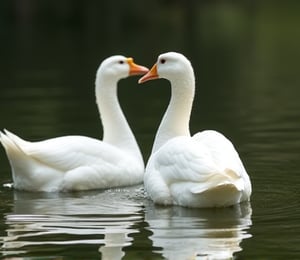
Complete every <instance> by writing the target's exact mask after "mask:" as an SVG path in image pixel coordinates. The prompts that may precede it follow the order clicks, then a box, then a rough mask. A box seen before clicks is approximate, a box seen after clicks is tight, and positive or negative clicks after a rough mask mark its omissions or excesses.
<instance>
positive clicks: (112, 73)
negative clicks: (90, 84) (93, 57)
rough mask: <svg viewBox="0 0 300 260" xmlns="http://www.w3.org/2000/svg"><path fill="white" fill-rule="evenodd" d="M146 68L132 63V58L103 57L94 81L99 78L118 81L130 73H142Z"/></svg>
mask: <svg viewBox="0 0 300 260" xmlns="http://www.w3.org/2000/svg"><path fill="white" fill-rule="evenodd" d="M148 71H149V69H148V68H146V67H144V66H141V65H138V64H136V63H134V61H133V58H127V57H125V56H122V55H115V56H111V57H109V58H107V59H105V60H104V61H103V62H102V63H101V64H100V66H99V68H98V70H97V75H96V82H97V81H98V80H99V79H100V78H101V79H106V80H113V81H116V82H117V81H119V80H120V79H123V78H127V77H128V76H132V75H143V74H145V73H147V72H148Z"/></svg>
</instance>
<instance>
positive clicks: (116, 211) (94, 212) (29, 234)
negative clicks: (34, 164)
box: [0, 188, 142, 260]
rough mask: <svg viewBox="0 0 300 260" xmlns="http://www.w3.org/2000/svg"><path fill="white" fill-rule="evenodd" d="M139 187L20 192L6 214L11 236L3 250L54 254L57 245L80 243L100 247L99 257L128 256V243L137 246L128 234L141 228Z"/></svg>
mask: <svg viewBox="0 0 300 260" xmlns="http://www.w3.org/2000/svg"><path fill="white" fill-rule="evenodd" d="M135 189H136V188H128V189H127V188H126V189H114V190H108V191H103V192H99V191H98V193H97V192H82V193H74V194H70V193H69V194H62V193H60V194H58V193H57V194H43V193H39V194H37V193H25V192H15V201H14V205H13V206H14V207H13V212H12V213H10V214H7V215H6V221H5V222H6V225H7V229H6V232H7V235H6V236H4V237H1V238H0V243H1V244H2V246H1V249H0V253H1V254H2V255H12V254H14V255H16V254H20V253H27V254H30V253H37V252H39V251H44V252H50V253H49V254H51V252H53V251H54V252H55V247H58V249H61V248H62V247H70V248H71V249H72V248H75V250H76V252H77V250H78V246H82V245H97V246H96V248H97V247H99V246H100V248H99V250H98V251H97V249H96V250H95V255H96V256H97V255H98V257H99V258H100V259H112V260H119V259H122V257H123V256H124V252H123V250H122V249H123V247H124V246H129V245H131V244H132V238H131V237H129V236H128V235H129V234H131V233H135V232H137V230H135V229H133V228H132V225H133V224H135V223H136V222H139V221H141V219H142V215H141V207H142V205H141V204H140V203H138V202H136V201H134V200H133V199H132V194H134V192H135ZM47 249H48V250H49V251H47ZM83 250H84V249H83ZM88 250H89V254H90V248H89V249H88ZM100 254H101V256H100ZM83 256H84V254H83ZM26 259H30V258H27V257H26ZM49 259H51V258H49Z"/></svg>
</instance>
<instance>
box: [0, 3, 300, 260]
mask: <svg viewBox="0 0 300 260" xmlns="http://www.w3.org/2000/svg"><path fill="white" fill-rule="evenodd" d="M133 2H136V5H134V7H129V6H122V7H120V10H119V12H117V14H116V12H115V11H116V10H115V9H114V8H112V7H110V6H109V5H106V6H105V8H104V9H101V12H104V11H105V12H104V13H109V14H111V15H108V16H107V17H111V18H115V19H108V18H107V17H106V16H105V17H106V18H105V17H104V16H99V13H98V12H96V11H97V10H98V9H97V8H100V7H99V6H95V7H94V6H93V4H90V5H88V4H87V5H84V7H85V8H83V9H82V10H83V11H82V13H84V14H85V15H83V16H82V17H81V18H80V19H79V20H78V21H77V20H76V21H77V22H78V23H79V25H78V24H77V22H76V21H74V23H71V24H69V23H68V20H66V22H65V23H64V22H57V21H56V23H53V21H52V20H51V17H52V16H50V15H49V16H47V14H45V17H44V18H42V16H38V17H35V19H36V20H34V19H33V20H32V21H31V22H30V20H27V22H20V21H19V22H16V23H12V24H7V23H4V22H3V21H4V20H0V28H1V29H2V31H1V36H2V39H3V40H2V41H1V43H0V47H1V50H4V52H3V54H2V58H1V59H0V68H1V72H0V74H1V77H0V128H1V129H3V128H7V129H8V130H10V131H12V132H14V133H16V134H18V135H20V136H21V137H23V138H25V139H27V140H32V141H34V140H42V139H46V138H51V137H56V136H63V135H70V134H81V135H86V136H91V137H95V138H101V136H102V128H101V123H100V120H99V115H98V112H97V108H96V105H95V102H94V100H95V98H94V76H95V72H96V69H97V66H98V65H99V63H100V61H101V60H102V59H103V58H105V57H107V56H109V55H112V54H119V53H122V54H125V55H128V56H133V57H135V60H136V62H137V63H141V64H143V65H146V66H149V67H150V66H151V65H152V64H153V63H154V62H155V60H156V56H157V54H159V53H161V52H164V51H169V50H177V51H180V52H183V53H185V54H186V55H187V56H188V57H189V58H190V59H191V61H192V64H193V65H194V69H195V74H196V79H197V91H196V97H195V103H194V107H193V113H192V118H191V132H192V133H195V132H196V131H199V130H204V129H215V130H218V131H220V132H222V133H223V134H225V135H226V136H227V137H228V138H229V139H230V140H232V142H233V143H234V145H235V147H236V149H237V150H238V152H239V154H240V156H241V158H242V160H243V162H244V164H245V167H246V169H247V171H248V173H249V175H250V178H251V181H252V185H253V194H252V197H251V202H250V203H246V204H242V205H238V206H236V207H232V208H226V209H210V210H207V209H205V210H204V209H185V208H181V207H157V206H154V205H153V204H152V203H151V202H150V201H149V200H147V199H146V197H145V194H144V191H143V188H142V186H136V187H128V188H122V189H111V190H98V191H90V192H79V193H62V194H56V193H55V194H43V193H28V192H19V191H15V190H14V189H12V188H10V187H8V186H9V185H7V184H10V183H11V182H12V179H11V172H10V167H9V163H8V161H7V158H6V155H5V153H4V150H3V149H2V148H1V149H0V246H1V248H0V254H1V257H2V258H4V259H12V258H17V259H18V258H19V259H23V258H26V259H121V258H122V259H191V258H192V259H193V258H194V259H230V257H232V256H233V258H234V259H299V258H300V249H299V246H298V245H299V244H300V224H299V219H300V207H299V202H300V195H299V185H300V183H299V182H300V180H299V169H300V160H299V155H300V123H299V118H300V102H299V99H300V78H299V67H300V66H299V65H300V64H299V60H300V57H299V47H298V46H299V45H300V38H299V37H297V35H298V34H297V33H298V30H299V22H300V21H299V12H298V11H297V10H299V9H297V8H298V7H299V6H298V4H294V5H293V4H290V1H285V3H286V4H284V5H283V4H279V3H275V2H276V1H275V2H274V3H273V4H272V5H268V4H266V3H256V2H255V1H253V4H249V3H246V2H245V3H243V2H241V3H239V4H237V3H236V4H234V3H226V4H225V3H223V4H219V3H216V4H208V3H205V1H204V2H203V3H202V2H200V1H199V2H197V1H191V3H193V4H192V5H185V4H182V3H181V2H180V1H179V2H177V4H171V3H170V1H161V3H156V2H154V3H153V6H152V7H151V8H152V10H153V11H154V12H155V14H156V17H155V18H154V17H152V16H151V12H147V13H145V12H144V9H145V6H144V5H142V4H139V3H138V1H133ZM196 2H197V3H196ZM96 7H97V8H96ZM43 10H44V9H43ZM62 10H66V9H62ZM62 10H60V11H62ZM76 10H77V9H76ZM78 10H81V9H80V8H79V9H78ZM78 10H77V12H79V11H78ZM99 10H100V9H99ZM103 10H104V11H103ZM122 10H124V11H125V10H126V12H125V13H126V14H127V15H124V12H122ZM38 14H39V13H38ZM61 14H64V15H63V16H61V17H60V19H62V17H64V18H66V19H67V18H68V13H64V12H62V13H61ZM86 14H89V15H86ZM157 17H159V18H157ZM47 19H48V20H47ZM85 19H86V20H85ZM37 21H38V22H37ZM46 21H48V22H49V23H46ZM50 21H51V22H50ZM59 21H60V20H59ZM64 21H65V20H64ZM107 24H110V25H111V26H112V27H105V26H103V25H107ZM4 25H5V26H4ZM119 97H120V102H121V104H122V107H123V109H124V112H125V114H126V116H127V118H128V121H129V123H130V125H131V126H132V129H133V131H134V132H135V134H136V137H137V140H138V142H139V144H140V147H141V149H142V152H143V155H144V158H145V160H146V161H147V159H148V157H149V153H150V151H151V145H152V142H153V137H154V134H155V131H156V129H157V126H158V124H159V121H160V119H161V117H162V114H163V111H164V109H165V108H166V106H167V102H168V98H169V87H168V83H167V82H166V81H164V80H161V81H155V82H154V81H152V82H149V83H146V84H144V85H142V86H139V85H138V84H137V78H136V77H134V78H130V79H126V80H122V81H121V82H120V87H119ZM209 257H210V258H209Z"/></svg>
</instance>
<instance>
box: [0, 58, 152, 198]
mask: <svg viewBox="0 0 300 260" xmlns="http://www.w3.org/2000/svg"><path fill="white" fill-rule="evenodd" d="M147 71H148V69H147V68H146V67H143V66H140V65H137V64H135V63H134V62H133V60H132V59H131V58H126V57H124V56H121V55H116V56H111V57H109V58H107V59H105V60H104V61H103V62H102V63H101V64H100V66H99V68H98V70H97V75H96V84H95V85H96V101H97V105H98V108H99V112H100V116H101V120H102V125H103V141H100V140H97V139H94V138H89V137H85V136H63V137H57V138H52V139H48V140H45V141H39V142H28V141H25V140H23V139H21V138H20V137H18V136H16V135H14V134H13V133H11V132H9V131H7V130H4V132H0V141H1V143H2V145H3V147H4V148H5V151H6V154H7V157H8V159H9V162H10V165H11V169H12V177H13V183H14V187H15V188H16V189H20V190H26V191H45V192H54V191H69V190H90V189H101V188H111V187H118V186H127V185H134V184H138V183H140V182H142V180H143V174H144V162H143V158H142V155H141V152H140V149H139V147H138V144H137V142H136V139H135V137H134V135H133V133H132V131H131V129H130V127H129V125H128V123H127V120H126V118H125V116H124V114H123V112H122V110H121V107H120V105H119V102H118V97H117V83H118V81H119V80H120V79H122V78H126V77H128V76H129V75H139V74H144V73H146V72H147Z"/></svg>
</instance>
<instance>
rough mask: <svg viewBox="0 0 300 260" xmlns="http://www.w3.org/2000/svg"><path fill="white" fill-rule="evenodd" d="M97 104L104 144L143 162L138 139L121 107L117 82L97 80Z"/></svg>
mask: <svg viewBox="0 0 300 260" xmlns="http://www.w3.org/2000/svg"><path fill="white" fill-rule="evenodd" d="M96 102H97V105H98V109H99V113H100V117H101V121H102V126H103V142H106V143H109V144H112V145H114V146H116V147H118V148H120V149H122V150H124V151H126V152H128V153H130V154H132V155H133V156H135V157H136V158H138V159H139V160H142V155H141V152H140V149H139V147H138V145H137V142H136V139H135V137H134V135H133V133H132V131H131V129H130V127H129V125H128V122H127V120H126V118H125V116H124V114H123V112H122V109H121V107H120V104H119V100H118V95H117V82H116V81H115V80H112V79H103V78H98V79H97V80H96Z"/></svg>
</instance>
